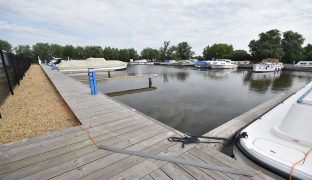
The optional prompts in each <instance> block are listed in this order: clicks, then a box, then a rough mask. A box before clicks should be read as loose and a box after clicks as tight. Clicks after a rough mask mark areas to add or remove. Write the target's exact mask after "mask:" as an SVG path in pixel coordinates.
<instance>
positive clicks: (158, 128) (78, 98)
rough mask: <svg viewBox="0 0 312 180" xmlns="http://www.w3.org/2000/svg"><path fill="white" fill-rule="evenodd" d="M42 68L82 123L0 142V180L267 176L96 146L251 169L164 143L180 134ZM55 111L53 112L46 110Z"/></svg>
mask: <svg viewBox="0 0 312 180" xmlns="http://www.w3.org/2000/svg"><path fill="white" fill-rule="evenodd" d="M42 68H43V69H44V71H45V72H46V74H47V76H48V77H49V78H50V80H51V82H52V83H53V84H54V86H55V87H56V89H57V90H58V91H59V93H60V95H61V96H62V97H63V99H64V100H65V101H66V103H67V104H68V106H69V107H70V108H71V110H72V111H73V113H74V114H75V115H76V117H77V118H78V119H79V120H80V122H81V124H82V128H83V129H82V128H81V127H73V128H68V129H64V130H62V131H58V132H54V133H50V134H47V135H43V136H38V137H33V138H29V139H24V140H21V141H18V142H13V143H9V144H3V145H0V179H31V180H33V179H40V180H41V179H146V180H157V179H177V180H183V179H191V180H194V179H229V180H231V179H270V177H268V176H266V175H264V174H262V173H258V174H256V175H254V176H253V177H247V176H242V175H235V174H230V173H222V172H218V171H213V170H207V169H203V168H197V167H194V166H186V165H181V164H174V163H169V162H166V161H159V160H155V159H147V158H143V157H139V156H130V155H127V154H119V153H113V152H111V151H105V150H101V149H98V148H97V146H95V145H94V144H93V142H92V140H91V139H90V138H89V136H88V134H87V132H86V131H85V130H84V129H86V130H87V131H89V132H90V135H91V136H92V137H93V138H94V139H95V141H96V142H97V144H99V145H102V144H103V145H108V146H111V147H115V148H121V149H128V150H135V151H145V152H150V153H154V154H159V155H163V156H170V157H178V158H181V159H184V160H190V161H198V162H205V163H207V164H210V165H218V166H222V167H233V168H239V169H242V170H249V171H253V172H256V170H254V169H251V168H250V167H247V166H245V165H242V164H240V163H239V162H238V161H236V160H235V159H233V158H230V157H228V156H226V155H224V154H222V153H221V152H218V151H216V150H214V149H212V148H203V147H202V146H201V145H200V144H197V145H196V144H193V145H186V146H185V148H181V144H180V143H176V142H169V141H168V140H167V138H168V137H170V136H173V135H175V136H178V135H181V134H182V133H181V132H179V131H177V130H175V129H173V128H170V127H168V126H166V125H164V124H162V123H160V122H158V121H156V120H154V119H152V118H150V117H148V116H146V115H144V114H142V113H140V112H138V111H136V110H135V109H132V108H130V107H128V106H126V105H124V104H122V103H120V102H117V101H115V100H113V99H111V98H110V97H108V96H106V95H103V94H101V93H99V94H98V95H96V96H91V95H90V90H89V88H88V87H87V86H85V85H83V84H82V83H81V82H79V81H76V80H74V79H72V78H70V77H68V76H66V75H64V74H62V73H60V72H58V71H52V70H50V67H48V66H45V65H43V66H42ZM51 113H57V112H51Z"/></svg>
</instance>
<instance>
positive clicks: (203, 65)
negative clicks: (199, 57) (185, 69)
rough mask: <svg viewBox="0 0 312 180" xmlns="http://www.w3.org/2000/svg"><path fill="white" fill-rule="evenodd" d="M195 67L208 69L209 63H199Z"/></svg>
mask: <svg viewBox="0 0 312 180" xmlns="http://www.w3.org/2000/svg"><path fill="white" fill-rule="evenodd" d="M194 67H197V68H208V67H209V63H208V62H207V61H197V62H195V63H194Z"/></svg>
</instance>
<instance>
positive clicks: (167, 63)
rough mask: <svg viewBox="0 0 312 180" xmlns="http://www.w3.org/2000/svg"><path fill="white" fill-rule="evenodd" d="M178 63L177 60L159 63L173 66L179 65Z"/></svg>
mask: <svg viewBox="0 0 312 180" xmlns="http://www.w3.org/2000/svg"><path fill="white" fill-rule="evenodd" d="M177 63H178V62H177V61H175V60H165V61H164V62H161V63H159V64H160V65H173V64H177Z"/></svg>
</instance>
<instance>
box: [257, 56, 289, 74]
mask: <svg viewBox="0 0 312 180" xmlns="http://www.w3.org/2000/svg"><path fill="white" fill-rule="evenodd" d="M283 68H284V65H283V63H281V62H279V60H278V59H272V58H267V59H263V60H262V61H261V62H260V63H257V64H253V66H252V70H253V72H274V71H281V70H282V69H283Z"/></svg>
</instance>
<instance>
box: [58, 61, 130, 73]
mask: <svg viewBox="0 0 312 180" xmlns="http://www.w3.org/2000/svg"><path fill="white" fill-rule="evenodd" d="M56 67H57V69H58V70H59V71H63V72H87V71H88V70H89V69H92V70H93V71H117V70H123V69H126V68H127V63H125V62H122V61H119V60H105V59H104V58H88V59H86V60H67V61H61V62H60V63H59V64H57V65H56Z"/></svg>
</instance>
